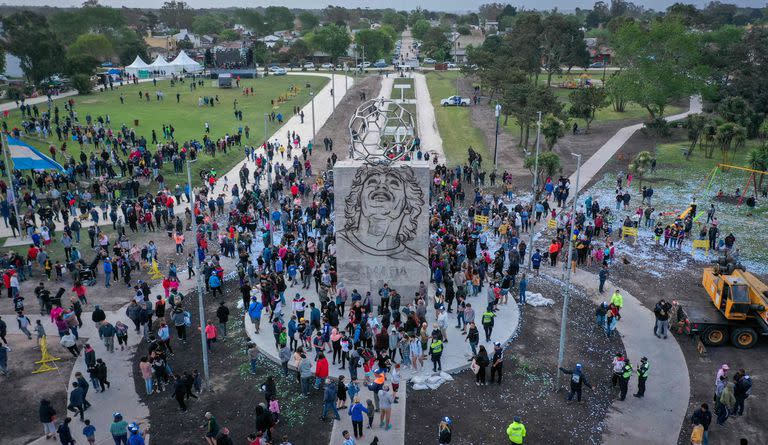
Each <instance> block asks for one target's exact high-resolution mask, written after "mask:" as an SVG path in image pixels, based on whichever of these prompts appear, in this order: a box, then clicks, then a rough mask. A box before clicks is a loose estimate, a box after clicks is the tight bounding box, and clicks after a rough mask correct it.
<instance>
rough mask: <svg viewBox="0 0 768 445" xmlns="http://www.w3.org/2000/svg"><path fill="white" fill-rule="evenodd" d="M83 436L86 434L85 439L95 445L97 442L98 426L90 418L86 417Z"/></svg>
mask: <svg viewBox="0 0 768 445" xmlns="http://www.w3.org/2000/svg"><path fill="white" fill-rule="evenodd" d="M83 436H85V440H87V441H88V443H89V444H91V445H93V444H94V443H96V427H95V426H93V425H91V421H90V420H88V419H85V428H83Z"/></svg>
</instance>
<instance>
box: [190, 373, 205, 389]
mask: <svg viewBox="0 0 768 445" xmlns="http://www.w3.org/2000/svg"><path fill="white" fill-rule="evenodd" d="M192 377H193V378H194V379H195V380H194V384H193V386H194V387H195V392H197V393H198V394H200V392H201V391H202V388H203V379H202V377H200V373H199V372H198V371H197V369H195V372H194V373H192Z"/></svg>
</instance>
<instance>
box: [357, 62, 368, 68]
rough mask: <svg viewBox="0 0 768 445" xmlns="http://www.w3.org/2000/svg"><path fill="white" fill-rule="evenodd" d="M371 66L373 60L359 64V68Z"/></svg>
mask: <svg viewBox="0 0 768 445" xmlns="http://www.w3.org/2000/svg"><path fill="white" fill-rule="evenodd" d="M369 66H371V62H361V63H358V64H357V67H358V68H368V67H369Z"/></svg>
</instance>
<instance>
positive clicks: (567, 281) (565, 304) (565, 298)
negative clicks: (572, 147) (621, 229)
mask: <svg viewBox="0 0 768 445" xmlns="http://www.w3.org/2000/svg"><path fill="white" fill-rule="evenodd" d="M571 155H573V156H576V159H577V161H576V187H575V190H574V192H573V193H574V195H573V202H572V203H571V221H570V224H571V230H570V231H569V232H568V256H567V257H566V258H565V259H564V261H563V263H565V266H566V267H567V268H568V272H567V274H566V278H565V295H564V296H563V316H562V317H561V318H560V349H559V352H558V354H557V367H558V370H557V377H558V381H559V380H560V377H561V375H562V372H561V371H560V368H562V366H563V358H564V356H565V337H566V323H567V322H568V303H569V302H570V300H571V269H572V267H571V255H573V231H574V229H576V202H577V201H578V200H579V174H580V173H581V155H580V154H576V153H571Z"/></svg>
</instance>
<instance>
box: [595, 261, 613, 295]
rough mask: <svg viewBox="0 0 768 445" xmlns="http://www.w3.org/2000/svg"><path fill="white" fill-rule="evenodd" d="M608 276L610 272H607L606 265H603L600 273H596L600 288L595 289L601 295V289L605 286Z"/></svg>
mask: <svg viewBox="0 0 768 445" xmlns="http://www.w3.org/2000/svg"><path fill="white" fill-rule="evenodd" d="M609 275H610V272H609V271H608V265H607V264H603V267H602V268H601V269H600V272H599V273H598V278H599V279H600V286H599V287H598V288H597V291H598V292H600V293H601V294H602V293H603V287H604V286H605V282H606V281H607V280H608V276H609Z"/></svg>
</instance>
